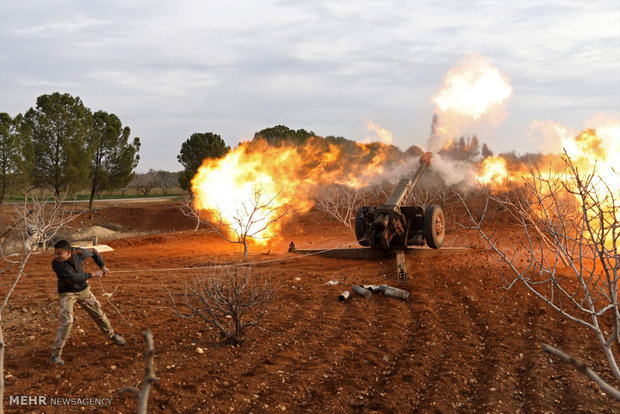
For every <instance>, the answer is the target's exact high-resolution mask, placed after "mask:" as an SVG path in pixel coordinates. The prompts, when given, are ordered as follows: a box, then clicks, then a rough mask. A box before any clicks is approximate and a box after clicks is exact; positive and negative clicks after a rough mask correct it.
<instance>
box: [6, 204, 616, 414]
mask: <svg viewBox="0 0 620 414" xmlns="http://www.w3.org/2000/svg"><path fill="white" fill-rule="evenodd" d="M100 207H101V209H100V210H98V211H97V212H95V213H93V214H92V217H87V218H86V219H85V220H84V221H83V223H82V224H81V225H83V226H88V225H92V224H99V225H101V224H105V223H108V224H109V223H114V224H116V225H119V226H121V227H123V228H125V229H128V230H129V229H131V230H138V231H155V232H156V234H153V235H150V236H144V237H138V238H132V239H123V240H117V241H111V242H108V244H109V245H110V246H112V247H114V248H115V249H116V250H115V251H114V252H110V253H103V258H104V260H105V261H106V264H107V265H108V266H109V267H110V268H111V269H112V271H113V272H112V273H111V274H110V275H109V276H108V277H106V278H104V279H103V287H104V288H105V290H106V291H108V292H110V291H112V290H114V289H117V290H116V292H115V293H114V295H113V297H112V299H111V301H112V303H113V304H114V305H115V306H116V307H117V308H118V310H119V311H120V314H119V313H117V312H116V311H115V310H114V309H113V307H112V306H111V305H110V304H109V303H107V301H106V300H105V298H104V297H103V296H102V285H101V284H100V283H99V282H98V281H97V280H93V281H91V283H90V284H91V289H92V290H93V292H94V293H95V295H97V296H98V298H99V300H100V302H101V303H102V305H103V306H104V309H105V311H106V313H107V315H108V317H109V318H110V320H111V321H112V324H113V326H114V327H115V329H116V330H117V331H118V332H119V333H121V334H122V335H124V336H125V338H126V339H127V345H126V346H125V347H117V346H115V345H113V344H111V343H110V342H109V341H107V340H106V339H105V338H104V336H103V335H102V334H101V332H100V331H99V330H98V328H97V327H96V326H95V324H94V323H93V322H92V321H91V320H90V318H89V317H88V316H87V314H86V313H85V312H84V311H83V310H82V309H80V308H79V307H76V310H75V323H74V328H73V332H72V336H71V338H70V340H69V342H68V345H67V346H66V348H65V352H64V359H65V361H66V365H65V366H64V367H57V366H52V365H50V363H49V357H50V352H51V344H52V341H53V338H54V335H55V332H56V328H57V323H58V316H57V294H56V278H55V275H54V274H53V273H52V271H51V268H50V260H51V259H52V256H51V253H49V252H48V253H46V254H42V255H37V256H35V257H33V258H32V259H31V261H30V263H29V265H28V267H27V272H28V275H27V276H26V277H24V279H23V280H22V281H21V282H20V284H19V285H18V287H17V290H16V291H15V293H14V294H13V297H12V298H11V301H10V303H9V306H8V308H7V309H6V310H5V311H4V313H3V324H4V336H5V340H6V343H7V348H6V357H5V375H6V390H5V408H6V410H7V412H45V413H65V412H72V411H80V410H81V409H82V407H50V406H27V407H19V406H15V405H9V396H16V395H44V396H47V397H48V398H54V397H67V398H71V397H75V398H90V397H93V398H112V402H111V405H110V406H101V407H97V409H96V410H97V411H99V412H111V413H112V412H113V413H120V412H122V413H130V412H135V411H136V406H137V403H136V399H135V397H134V396H133V395H130V394H125V395H123V396H119V394H118V390H119V389H121V388H122V387H125V386H139V385H140V383H141V381H142V377H143V372H144V360H143V357H142V353H143V351H144V341H143V339H142V335H141V332H142V331H143V330H145V329H147V328H148V329H151V330H152V332H153V336H154V338H155V366H156V367H155V368H156V373H157V376H158V377H159V382H158V383H156V384H155V385H154V387H153V389H152V391H151V396H150V400H149V401H150V402H149V412H171V413H192V412H198V411H200V412H254V413H259V412H265V413H268V412H283V411H289V412H317V413H322V412H363V413H365V412H368V413H370V412H381V413H390V412H396V413H408V412H447V413H449V412H467V413H469V412H483V413H486V412H492V413H496V412H506V413H517V412H522V413H531V412H535V413H538V412H541V413H542V412H595V413H611V412H617V411H620V405H618V404H617V403H615V402H612V400H611V399H610V398H609V397H607V396H605V395H602V394H601V391H600V390H599V389H598V388H597V387H596V386H594V385H593V384H592V383H590V382H589V381H588V380H587V379H586V378H585V377H583V376H581V375H580V374H578V373H576V372H575V371H574V370H573V369H572V368H571V367H569V366H567V365H564V364H562V363H560V362H558V361H557V360H555V359H554V358H552V357H550V356H549V355H546V354H544V353H543V352H542V351H541V344H542V343H549V344H552V345H555V346H558V347H560V348H562V349H563V350H564V351H565V352H567V353H570V354H572V355H574V356H576V357H578V358H580V359H582V360H584V361H586V362H587V363H588V364H589V365H591V366H592V367H593V368H594V369H596V370H597V371H598V372H600V373H602V375H604V376H605V377H606V378H608V379H610V380H611V374H610V373H609V372H608V371H607V370H606V368H605V366H606V364H605V361H604V358H603V355H602V352H601V351H600V349H599V347H598V346H597V345H596V342H595V339H594V337H593V335H591V334H590V333H589V332H588V331H586V330H585V329H584V328H581V327H578V326H576V325H575V324H573V323H571V322H566V321H565V320H564V319H562V318H560V317H558V315H557V314H555V313H554V312H553V311H551V310H549V309H548V308H547V307H546V306H545V305H544V304H542V303H541V302H540V301H539V300H537V299H535V298H534V297H533V296H531V295H529V294H528V293H527V292H526V291H525V289H523V288H522V287H520V286H518V285H517V286H515V287H514V288H513V289H511V290H509V291H505V290H504V289H503V288H502V282H501V275H502V274H504V275H507V276H509V271H508V270H507V268H506V267H505V266H504V265H502V264H500V263H499V262H497V261H496V260H495V258H494V256H493V254H492V253H490V252H486V251H485V252H482V253H475V254H465V255H457V256H442V255H439V256H436V257H433V258H423V259H419V260H414V259H412V258H410V259H409V263H408V269H409V273H410V279H409V280H407V281H404V282H399V281H397V280H396V279H395V276H394V272H395V269H394V263H393V259H387V260H380V261H366V260H353V259H333V258H323V257H319V256H305V257H304V256H293V255H290V254H288V253H287V252H286V247H287V246H288V243H289V242H290V241H291V240H293V241H295V243H296V244H297V246H298V247H299V248H323V247H328V248H331V247H345V246H347V245H349V244H350V245H353V243H352V241H353V239H354V236H353V235H352V233H351V231H349V230H347V229H345V228H344V227H343V226H341V225H339V224H336V222H335V221H329V220H326V219H325V218H324V216H322V215H321V214H319V213H314V212H312V213H310V214H308V215H306V216H304V217H301V218H297V219H295V221H294V222H289V223H288V224H286V225H285V226H284V228H283V235H284V236H283V237H284V238H283V239H282V240H281V241H279V242H278V243H276V244H274V245H273V246H270V247H269V248H267V247H254V248H253V249H251V254H250V259H249V260H250V261H253V262H262V263H261V264H257V265H256V269H255V273H260V274H261V275H262V276H270V277H271V279H272V281H273V283H274V284H275V285H277V286H278V290H277V295H276V297H275V300H274V302H273V303H272V304H271V306H270V308H269V313H268V315H267V316H266V318H265V319H264V320H263V323H262V325H260V326H259V327H258V328H256V329H253V330H251V331H249V332H248V333H247V334H246V336H245V343H244V344H243V345H240V346H237V347H231V346H218V345H217V340H218V335H217V333H216V332H215V330H212V329H210V328H209V327H208V326H207V325H205V324H204V323H203V322H202V321H200V320H198V319H191V320H183V319H179V318H177V317H176V316H174V315H173V314H172V313H171V311H170V309H169V308H168V305H167V296H166V294H165V292H164V290H163V289H162V282H163V283H165V284H166V285H167V287H168V288H169V289H171V290H172V291H181V290H182V281H183V280H186V279H187V278H190V277H192V276H196V275H200V274H205V273H208V272H207V271H206V270H200V269H196V270H190V271H184V270H169V271H158V270H156V269H166V268H190V267H201V266H206V265H209V264H217V263H226V262H231V261H234V260H236V259H237V258H238V257H239V250H238V249H237V247H236V246H232V245H230V244H228V243H226V242H224V241H222V240H221V239H219V238H217V237H216V236H214V235H213V234H209V233H207V232H205V231H203V230H201V231H198V232H193V231H191V229H192V228H193V225H192V223H191V222H190V221H189V220H188V219H186V218H185V217H183V216H182V215H181V214H180V213H179V212H178V209H177V207H176V205H174V204H172V203H159V204H148V205H147V204H139V205H118V206H114V205H105V204H101V206H100ZM496 222H497V223H499V222H500V220H499V219H496ZM175 231H176V232H175ZM500 231H501V232H502V233H501V235H502V236H503V237H512V236H513V235H514V234H517V231H516V230H515V229H514V228H512V229H510V228H508V229H506V227H505V226H504V228H503V229H500ZM447 243H448V244H449V245H452V246H465V247H470V246H482V244H481V242H480V240H479V237H478V235H477V234H475V233H473V232H468V231H465V230H462V229H457V228H456V226H451V228H450V231H449V233H448V235H447ZM90 266H93V267H94V264H91V265H90ZM132 269H133V271H130V272H126V273H121V272H120V271H127V270H132ZM149 269H150V270H149ZM115 271H116V272H115ZM11 275H12V274H11ZM11 275H8V274H6V273H5V274H3V275H2V283H3V286H5V289H6V286H7V285H8V283H9V281H10V280H11ZM330 280H337V281H338V282H339V284H337V285H328V284H327V282H328V281H330ZM353 283H372V284H381V283H387V284H390V285H393V286H397V287H400V288H403V289H407V290H408V291H409V292H411V298H410V300H409V301H406V302H405V301H399V300H397V299H392V298H388V297H383V296H382V295H375V296H373V297H372V298H370V299H362V298H361V297H352V298H351V299H350V300H349V301H348V302H347V303H344V304H343V303H339V302H338V300H337V296H338V294H339V293H340V292H341V291H343V290H345V289H349V290H350V289H351V285H352V284H353ZM197 347H201V348H203V349H204V353H202V354H200V353H198V352H197V351H196V348H197ZM85 410H86V411H89V410H91V408H90V407H86V408H85Z"/></svg>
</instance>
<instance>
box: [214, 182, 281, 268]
mask: <svg viewBox="0 0 620 414" xmlns="http://www.w3.org/2000/svg"><path fill="white" fill-rule="evenodd" d="M279 195H280V193H278V194H275V195H273V196H271V195H269V194H267V193H266V192H265V190H264V189H263V187H261V186H255V187H254V189H253V190H252V193H251V194H249V197H248V198H247V199H246V201H243V202H242V203H241V204H240V205H239V207H238V208H236V209H235V210H234V211H229V212H226V213H224V212H223V211H222V210H219V209H217V208H216V209H212V210H209V212H208V213H209V215H210V220H208V221H205V223H206V224H207V226H208V227H209V228H210V229H211V230H212V231H214V232H215V233H216V234H217V235H218V236H219V237H221V238H222V239H224V240H226V241H227V242H229V243H237V244H241V245H243V260H246V259H247V258H248V241H249V240H251V239H258V238H264V237H266V236H262V234H263V232H264V231H266V230H267V229H269V227H270V226H272V225H273V224H274V223H276V222H277V221H278V220H280V219H281V218H282V217H284V216H285V215H287V214H288V213H289V207H288V205H280V204H279V203H278V202H277V199H278V196H279ZM267 237H268V236H267Z"/></svg>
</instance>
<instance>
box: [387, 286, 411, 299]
mask: <svg viewBox="0 0 620 414" xmlns="http://www.w3.org/2000/svg"><path fill="white" fill-rule="evenodd" d="M383 294H384V295H385V296H389V297H391V298H397V299H402V300H407V299H409V296H411V294H410V293H409V292H407V291H406V290H403V289H399V288H395V287H392V286H386V287H385V290H384V291H383Z"/></svg>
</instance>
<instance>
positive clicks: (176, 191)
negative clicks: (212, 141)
mask: <svg viewBox="0 0 620 414" xmlns="http://www.w3.org/2000/svg"><path fill="white" fill-rule="evenodd" d="M35 194H37V195H42V196H43V197H52V196H53V192H51V191H44V192H43V193H41V192H35ZM187 194H189V193H188V192H187V191H185V190H183V189H182V188H181V187H172V188H169V189H168V191H167V193H166V194H164V191H163V190H162V189H161V188H153V190H151V192H150V193H149V194H148V196H146V197H162V196H168V197H175V196H184V195H187ZM74 197H75V199H76V200H88V199H89V198H90V193H89V192H88V191H87V190H84V191H80V192H79V193H77V194H75V196H73V195H69V196H67V198H70V199H73V198H74ZM140 197H144V195H143V194H142V193H141V192H140V191H136V190H135V189H133V188H132V189H130V190H127V191H125V193H124V194H123V192H121V191H112V192H106V193H103V194H101V197H95V200H107V199H112V198H114V199H116V198H140ZM23 200H24V196H23V195H21V194H13V195H11V196H8V197H5V199H4V202H5V203H11V202H15V201H23Z"/></svg>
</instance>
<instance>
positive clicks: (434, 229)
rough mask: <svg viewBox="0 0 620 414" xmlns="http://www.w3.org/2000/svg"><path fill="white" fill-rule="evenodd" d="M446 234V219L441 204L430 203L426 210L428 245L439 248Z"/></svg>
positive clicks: (425, 226)
mask: <svg viewBox="0 0 620 414" xmlns="http://www.w3.org/2000/svg"><path fill="white" fill-rule="evenodd" d="M445 234H446V219H445V217H444V215H443V210H442V209H441V207H440V206H436V205H430V206H428V207H426V211H425V212H424V238H425V239H426V244H427V245H428V247H431V248H433V249H438V248H440V247H441V246H442V245H443V239H444V236H445Z"/></svg>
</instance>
